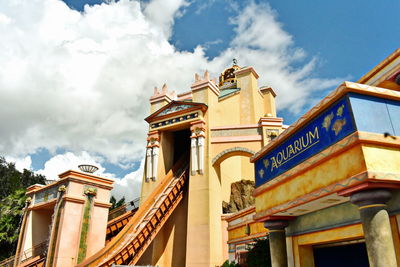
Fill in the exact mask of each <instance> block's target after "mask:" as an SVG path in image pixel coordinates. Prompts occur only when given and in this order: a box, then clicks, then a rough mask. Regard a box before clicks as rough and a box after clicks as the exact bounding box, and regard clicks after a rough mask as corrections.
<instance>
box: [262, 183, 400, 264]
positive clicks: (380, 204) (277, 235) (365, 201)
mask: <svg viewBox="0 0 400 267" xmlns="http://www.w3.org/2000/svg"><path fill="white" fill-rule="evenodd" d="M390 198H391V193H390V191H388V190H386V189H373V190H366V191H360V192H356V193H353V194H352V195H351V197H350V201H351V203H353V204H355V205H357V206H358V208H359V210H360V218H361V223H362V226H363V230H364V236H365V243H366V246H367V252H368V260H369V264H370V266H371V267H396V266H397V262H396V252H395V248H394V244H393V237H392V229H391V226H390V220H389V214H388V212H387V210H386V203H387V201H389V199H390ZM264 226H265V228H268V229H269V240H270V252H271V263H272V266H273V267H286V266H287V252H286V234H285V228H286V227H287V226H288V221H285V220H271V221H266V222H264Z"/></svg>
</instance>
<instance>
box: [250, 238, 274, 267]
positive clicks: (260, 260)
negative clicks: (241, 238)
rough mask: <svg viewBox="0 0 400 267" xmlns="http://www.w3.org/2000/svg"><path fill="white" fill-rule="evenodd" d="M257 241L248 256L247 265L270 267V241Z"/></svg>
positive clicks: (251, 266) (266, 239)
mask: <svg viewBox="0 0 400 267" xmlns="http://www.w3.org/2000/svg"><path fill="white" fill-rule="evenodd" d="M255 241H256V242H255V243H254V245H253V247H252V248H251V249H250V250H249V252H248V254H247V259H246V261H247V264H248V265H249V267H270V266H271V255H270V252H269V239H268V238H265V239H256V240H255Z"/></svg>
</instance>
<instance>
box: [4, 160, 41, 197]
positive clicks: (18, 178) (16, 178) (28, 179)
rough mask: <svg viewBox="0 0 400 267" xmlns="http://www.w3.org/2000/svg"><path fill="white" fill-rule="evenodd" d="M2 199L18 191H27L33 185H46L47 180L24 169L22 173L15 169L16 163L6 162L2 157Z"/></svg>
mask: <svg viewBox="0 0 400 267" xmlns="http://www.w3.org/2000/svg"><path fill="white" fill-rule="evenodd" d="M0 180H1V187H0V199H3V198H5V197H7V196H8V195H10V194H13V193H14V192H15V191H16V190H18V189H24V190H25V189H26V188H27V187H28V186H30V185H33V184H45V182H46V178H45V177H44V176H43V175H40V174H35V173H33V172H32V171H30V170H26V169H24V171H23V172H22V173H21V172H19V171H18V170H17V169H16V168H15V164H14V163H11V162H10V163H9V162H6V160H5V159H4V158H3V157H0Z"/></svg>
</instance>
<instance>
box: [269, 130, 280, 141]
mask: <svg viewBox="0 0 400 267" xmlns="http://www.w3.org/2000/svg"><path fill="white" fill-rule="evenodd" d="M266 134H267V138H268V142H270V141H272V140H274V139H275V138H276V137H278V135H279V130H278V129H267V130H266Z"/></svg>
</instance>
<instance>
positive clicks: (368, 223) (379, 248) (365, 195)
mask: <svg viewBox="0 0 400 267" xmlns="http://www.w3.org/2000/svg"><path fill="white" fill-rule="evenodd" d="M390 198H391V193H390V191H388V190H386V189H373V190H366V191H360V192H356V193H354V194H352V195H351V197H350V201H351V202H352V203H353V204H356V205H357V206H358V207H359V210H360V216H361V222H362V226H363V230H364V236H365V243H366V246H367V252H368V260H369V264H370V266H371V267H395V266H397V263H396V254H395V249H394V244H393V237H392V230H391V227H390V221H389V214H388V212H387V210H386V202H387V201H388V200H389V199H390Z"/></svg>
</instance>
